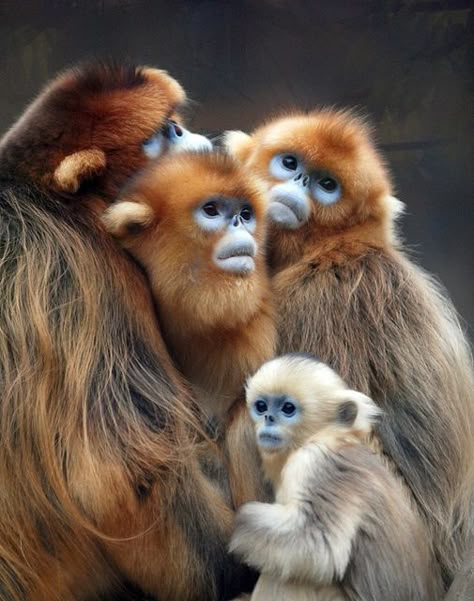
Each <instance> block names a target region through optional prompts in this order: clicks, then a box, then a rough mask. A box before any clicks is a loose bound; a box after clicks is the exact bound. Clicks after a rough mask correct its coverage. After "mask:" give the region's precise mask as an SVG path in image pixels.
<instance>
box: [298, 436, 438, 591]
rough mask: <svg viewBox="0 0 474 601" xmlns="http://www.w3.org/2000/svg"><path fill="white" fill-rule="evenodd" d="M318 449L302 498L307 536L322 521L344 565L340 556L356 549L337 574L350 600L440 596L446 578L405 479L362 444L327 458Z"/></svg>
mask: <svg viewBox="0 0 474 601" xmlns="http://www.w3.org/2000/svg"><path fill="white" fill-rule="evenodd" d="M311 446H312V449H311V447H310V452H312V453H314V462H313V469H311V467H309V466H310V463H309V462H306V467H307V469H308V468H309V469H308V471H307V472H306V479H305V482H304V484H303V483H302V484H303V485H302V486H301V488H300V495H299V500H300V501H301V502H302V503H303V505H304V507H305V509H304V511H305V512H306V513H307V524H308V526H307V531H308V533H307V536H308V540H311V524H314V525H315V527H317V528H318V529H320V530H321V531H322V532H323V533H324V538H325V539H326V540H327V541H329V542H330V544H332V549H333V553H332V555H333V557H335V558H336V562H337V556H338V554H341V557H342V556H344V555H345V553H346V552H347V549H348V548H349V549H350V551H349V553H350V555H349V557H348V558H347V561H348V565H347V569H346V571H345V573H344V575H342V574H338V575H337V576H338V578H337V584H338V585H340V586H341V589H342V590H343V591H344V593H345V594H346V595H347V598H348V599H350V600H351V601H358V600H360V599H363V600H364V601H380V600H381V599H383V600H384V601H437V600H438V599H440V598H441V580H440V577H439V572H438V569H437V566H436V565H435V563H434V559H433V556H432V554H431V550H430V543H429V536H428V533H427V531H426V527H425V525H424V523H423V521H422V519H421V518H420V516H419V515H418V513H417V511H416V510H415V509H414V508H413V506H412V502H411V501H410V499H409V496H408V492H407V491H406V490H405V488H404V485H403V484H402V482H401V480H400V479H399V477H398V476H395V475H394V474H393V473H392V472H391V471H390V469H389V467H388V466H387V465H386V464H385V462H384V460H383V459H382V458H381V457H380V456H379V455H377V454H375V453H374V452H373V451H371V450H370V449H369V448H368V447H366V446H364V445H362V444H348V445H344V446H340V447H339V448H336V449H335V450H329V451H328V450H326V451H325V452H323V453H321V452H320V450H319V448H317V447H318V445H311ZM345 537H352V538H351V541H350V545H347V544H345V543H342V541H343V540H344V538H345ZM334 541H336V542H334ZM337 541H339V542H337ZM308 548H310V547H309V546H308ZM314 562H315V563H317V562H318V556H317V555H315V557H314ZM334 584H336V582H335V583H334Z"/></svg>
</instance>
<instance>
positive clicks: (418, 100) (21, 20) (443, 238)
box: [0, 0, 474, 324]
mask: <svg viewBox="0 0 474 601" xmlns="http://www.w3.org/2000/svg"><path fill="white" fill-rule="evenodd" d="M471 5H472V3H471V2H470V1H465V0H445V1H443V2H436V1H428V0H424V1H416V0H400V1H386V2H384V1H383V0H365V1H362V0H312V1H311V0H293V1H291V0H243V1H233V2H230V1H225V0H220V1H217V0H214V1H196V0H195V1H190V0H186V1H179V0H175V1H172V0H168V1H166V0H155V1H151V0H128V1H127V0H103V1H98V0H94V1H93V0H83V1H81V0H78V1H71V0H62V1H61V0H56V1H54V0H50V1H46V0H42V1H41V0H32V1H26V0H17V1H12V0H0V84H1V94H0V131H1V132H3V131H5V130H6V129H7V128H8V126H9V124H11V123H12V121H13V120H14V119H15V118H16V116H18V115H19V114H20V113H21V111H22V110H23V108H24V106H25V104H26V103H27V102H28V101H29V100H30V99H31V98H32V97H33V96H34V94H35V93H36V91H37V90H38V88H39V87H40V86H41V85H42V84H43V83H44V82H45V81H46V80H47V79H48V78H50V77H51V76H52V75H53V74H54V73H55V72H56V71H57V70H59V69H62V68H63V67H64V66H66V65H69V64H70V63H72V62H74V61H76V60H78V59H82V58H85V57H93V56H99V57H101V56H113V57H129V58H132V59H133V60H136V61H139V62H145V63H149V64H153V65H157V66H160V67H162V68H165V69H168V70H169V71H170V72H171V74H172V75H174V76H175V77H176V78H177V79H178V80H180V81H181V82H182V83H183V85H184V87H185V88H186V89H187V91H188V93H189V95H190V96H191V97H192V98H193V99H194V100H195V101H196V103H194V104H193V105H192V109H191V114H190V120H191V123H192V125H193V126H194V127H195V128H197V129H199V130H201V131H203V132H204V133H211V134H214V133H218V132H220V131H222V130H224V129H228V128H232V129H236V128H241V129H248V128H251V127H253V126H255V125H256V124H258V122H259V121H260V120H261V119H262V118H265V117H266V116H268V115H271V114H272V113H274V112H276V111H279V110H280V109H281V108H291V107H304V108H311V107H313V106H317V105H321V104H334V105H337V106H357V107H358V108H359V109H360V110H361V111H362V112H364V113H366V114H368V115H369V116H370V118H371V120H372V122H373V123H374V124H375V125H376V127H377V132H378V139H379V142H380V144H381V146H382V148H383V149H384V151H385V154H386V156H387V158H388V161H389V162H390V165H391V167H392V171H393V173H394V177H395V181H396V184H397V193H398V196H399V198H400V199H401V200H403V201H404V202H405V203H406V204H407V215H406V216H405V218H404V221H403V233H404V236H405V238H406V240H407V242H408V244H409V246H410V248H411V249H412V250H413V252H414V253H415V255H416V256H417V257H418V260H419V261H420V262H421V263H422V265H424V266H425V267H426V268H427V269H429V270H430V271H432V272H434V273H435V274H437V275H438V276H439V277H440V279H441V280H442V282H443V283H444V284H445V285H446V286H447V288H448V290H449V292H450V294H451V295H452V297H453V299H454V302H455V304H456V306H457V307H458V309H459V311H460V312H461V314H462V316H463V317H464V319H465V320H466V322H467V323H470V324H474V306H473V302H472V301H473V296H474V295H473V291H474V290H473V288H474V287H473V278H472V275H473V266H474V261H473V258H474V256H473V255H474V253H473V233H472V227H473V209H472V202H473V200H474V199H473V194H472V191H473V189H472V188H473V187H472V175H471V172H470V168H471V164H472V161H471V159H472V141H471V140H472V134H473V127H472V126H473V122H472V118H473V110H472V106H471V105H472V82H473V80H472V67H471V66H472V65H473V64H474V60H473V58H474V56H473V52H472V43H470V39H469V30H471V31H472V21H473V13H472V10H471V9H470V6H471Z"/></svg>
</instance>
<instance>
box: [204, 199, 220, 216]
mask: <svg viewBox="0 0 474 601" xmlns="http://www.w3.org/2000/svg"><path fill="white" fill-rule="evenodd" d="M202 210H203V211H204V213H206V215H207V216H208V217H217V216H218V215H219V211H218V209H217V205H216V203H215V202H208V203H207V204H205V205H204V206H203V207H202Z"/></svg>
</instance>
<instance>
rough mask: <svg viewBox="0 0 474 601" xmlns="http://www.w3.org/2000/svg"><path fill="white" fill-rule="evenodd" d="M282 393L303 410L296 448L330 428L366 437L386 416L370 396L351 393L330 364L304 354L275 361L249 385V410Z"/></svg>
mask: <svg viewBox="0 0 474 601" xmlns="http://www.w3.org/2000/svg"><path fill="white" fill-rule="evenodd" d="M282 394H285V395H288V396H289V397H291V398H292V399H293V400H294V401H296V402H297V403H298V405H299V407H300V411H301V419H300V420H299V421H298V425H297V427H296V428H295V432H294V435H293V440H294V445H295V446H300V445H301V444H304V442H305V441H307V440H308V439H309V438H312V437H314V436H317V435H318V433H320V432H322V431H325V430H326V429H328V428H329V430H331V431H333V432H336V431H339V432H340V433H342V434H345V433H347V432H351V433H353V434H357V435H360V436H365V435H367V434H369V433H370V432H371V431H372V428H373V426H374V424H375V423H376V421H377V419H378V417H379V416H380V415H381V413H382V412H381V410H380V409H379V408H378V407H377V406H376V405H375V403H374V402H373V401H372V400H371V399H370V398H369V397H368V396H366V395H365V394H362V393H360V392H357V391H355V390H350V389H349V387H348V386H347V385H346V384H345V382H344V381H343V380H342V379H341V378H340V377H339V376H338V374H337V373H336V372H335V371H334V370H333V369H331V368H330V367H329V366H328V365H326V364H324V363H321V362H320V361H318V360H316V359H314V358H310V357H308V356H305V355H304V354H303V355H301V354H287V355H283V356H281V357H277V358H276V359H272V360H270V361H268V362H267V363H265V364H264V365H262V367H260V369H259V370H258V371H257V372H256V373H255V374H254V375H253V376H252V377H251V378H250V379H249V380H248V382H247V386H246V398H247V405H248V406H249V407H250V405H251V404H252V403H253V402H255V400H257V399H258V398H259V397H260V396H262V395H263V396H266V395H272V396H273V395H282Z"/></svg>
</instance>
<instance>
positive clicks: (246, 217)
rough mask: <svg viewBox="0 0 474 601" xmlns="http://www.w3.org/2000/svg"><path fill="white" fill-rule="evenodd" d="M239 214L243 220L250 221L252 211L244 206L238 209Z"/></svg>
mask: <svg viewBox="0 0 474 601" xmlns="http://www.w3.org/2000/svg"><path fill="white" fill-rule="evenodd" d="M240 216H241V217H242V219H243V220H244V221H250V220H251V219H252V217H253V211H252V209H251V208H250V207H244V208H243V209H242V210H241V211H240Z"/></svg>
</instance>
